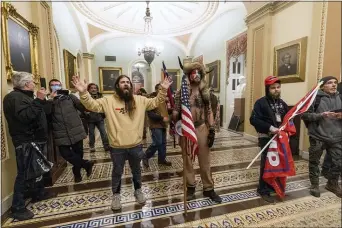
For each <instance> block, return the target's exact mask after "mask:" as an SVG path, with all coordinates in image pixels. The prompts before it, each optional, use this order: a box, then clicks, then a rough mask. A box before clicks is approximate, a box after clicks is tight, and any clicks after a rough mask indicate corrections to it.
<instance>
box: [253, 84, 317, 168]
mask: <svg viewBox="0 0 342 228" xmlns="http://www.w3.org/2000/svg"><path fill="white" fill-rule="evenodd" d="M322 84H323V82H320V83H318V84H317V86H316V87H315V89H313V90H312V92H311V93H310V94H309V95H308V96H307V97H306V98H305V100H304V101H303V102H301V103H300V104H299V105H298V106H297V108H296V111H298V110H300V109H301V108H302V107H303V105H304V104H305V103H306V102H307V101H308V100H309V99H310V98H311V96H312V95H313V94H314V93H316V91H317V89H318V88H319V87H320V86H321V85H322ZM294 113H295V112H294ZM294 117H295V115H294V114H292V116H291V118H289V120H291V119H293V118H294ZM285 126H286V124H284V125H283V126H281V127H280V128H279V131H282V130H283V129H284V128H285ZM277 135H278V134H275V135H274V136H273V137H272V138H271V139H270V141H268V143H267V144H266V145H265V146H264V148H262V150H261V151H260V152H259V153H258V154H257V156H256V157H255V158H254V159H253V160H252V161H251V163H249V165H248V166H247V168H246V169H249V168H250V167H251V166H252V165H253V163H254V162H255V161H256V160H257V159H258V158H259V156H260V155H261V153H262V152H264V150H265V149H266V148H267V147H268V145H270V144H271V142H272V140H273V139H274V138H275V137H276V136H277Z"/></svg>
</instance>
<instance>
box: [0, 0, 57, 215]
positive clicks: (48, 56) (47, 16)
mask: <svg viewBox="0 0 342 228" xmlns="http://www.w3.org/2000/svg"><path fill="white" fill-rule="evenodd" d="M11 4H12V5H13V6H14V8H15V9H16V10H17V12H18V13H19V14H20V15H22V16H23V17H25V19H27V20H28V21H29V22H31V23H33V24H35V25H36V26H37V27H39V34H38V69H39V75H40V76H42V77H45V78H46V80H47V81H49V80H50V79H52V78H53V76H54V75H56V74H58V72H59V71H60V69H59V65H58V64H57V59H56V55H55V53H54V51H56V48H54V47H53V45H54V44H53V24H52V12H51V2H11ZM1 57H2V59H4V53H3V49H1ZM1 73H2V75H6V74H5V62H4V61H2V65H1ZM1 82H2V83H1V97H2V99H3V97H4V96H5V95H6V94H7V92H8V91H10V90H12V85H11V83H10V82H7V80H6V77H4V76H2V77H1ZM2 99H1V100H2ZM1 104H2V102H1ZM1 114H3V113H1ZM3 121H4V127H5V132H6V137H7V142H6V143H7V145H6V146H7V148H8V158H7V159H5V160H3V161H1V165H2V169H1V209H2V213H4V212H5V211H6V210H8V209H9V207H10V206H11V201H12V194H13V186H14V180H15V176H16V173H17V170H16V159H15V152H14V148H13V144H12V141H11V137H10V136H9V133H8V128H7V123H6V121H5V118H4V116H3Z"/></svg>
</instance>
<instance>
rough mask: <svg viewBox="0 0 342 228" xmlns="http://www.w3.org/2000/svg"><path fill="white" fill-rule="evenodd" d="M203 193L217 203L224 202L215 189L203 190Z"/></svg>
mask: <svg viewBox="0 0 342 228" xmlns="http://www.w3.org/2000/svg"><path fill="white" fill-rule="evenodd" d="M203 195H204V196H205V197H209V198H210V199H211V200H212V201H214V202H215V203H222V199H221V197H220V196H219V195H217V194H216V192H215V191H214V189H213V190H210V191H203Z"/></svg>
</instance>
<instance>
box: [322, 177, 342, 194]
mask: <svg viewBox="0 0 342 228" xmlns="http://www.w3.org/2000/svg"><path fill="white" fill-rule="evenodd" d="M325 189H326V190H328V191H330V192H332V193H334V194H335V195H336V196H338V197H340V198H342V190H341V187H340V185H339V184H338V181H337V179H333V180H328V183H327V185H326V186H325Z"/></svg>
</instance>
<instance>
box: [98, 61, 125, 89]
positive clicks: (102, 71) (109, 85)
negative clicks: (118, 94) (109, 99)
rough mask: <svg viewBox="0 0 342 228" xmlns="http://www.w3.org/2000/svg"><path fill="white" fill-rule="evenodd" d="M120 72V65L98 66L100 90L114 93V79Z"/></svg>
mask: <svg viewBox="0 0 342 228" xmlns="http://www.w3.org/2000/svg"><path fill="white" fill-rule="evenodd" d="M121 74H122V68H121V67H99V75H100V78H99V82H100V92H101V93H114V88H115V87H114V85H115V81H116V79H117V78H118V77H119V76H120V75H121Z"/></svg>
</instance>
